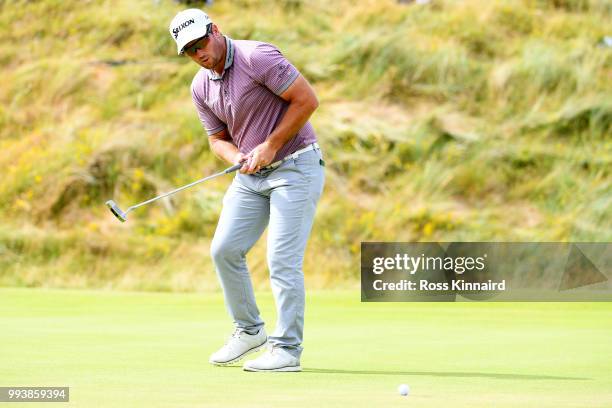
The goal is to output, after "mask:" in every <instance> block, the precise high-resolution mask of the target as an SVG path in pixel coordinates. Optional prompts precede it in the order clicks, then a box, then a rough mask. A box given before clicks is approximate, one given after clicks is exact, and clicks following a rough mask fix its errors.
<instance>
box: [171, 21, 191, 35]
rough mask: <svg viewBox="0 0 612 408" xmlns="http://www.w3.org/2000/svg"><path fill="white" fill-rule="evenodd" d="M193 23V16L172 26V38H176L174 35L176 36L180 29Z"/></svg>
mask: <svg viewBox="0 0 612 408" xmlns="http://www.w3.org/2000/svg"><path fill="white" fill-rule="evenodd" d="M193 23H195V20H194V19H193V18H191V19H189V20H187V21H184V22H182V23H181V24H180V25H179V26H178V27H174V28H173V29H172V34H174V39H175V40H176V37H178V35H179V33H180V32H181V30H182V29H183V28H185V27H187V26H189V25H191V24H193Z"/></svg>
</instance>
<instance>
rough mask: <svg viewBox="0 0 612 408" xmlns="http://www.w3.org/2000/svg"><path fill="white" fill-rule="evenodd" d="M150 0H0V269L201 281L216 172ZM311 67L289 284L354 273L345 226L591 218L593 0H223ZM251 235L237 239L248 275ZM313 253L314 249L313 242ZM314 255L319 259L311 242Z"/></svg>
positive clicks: (597, 157) (599, 153) (493, 234)
mask: <svg viewBox="0 0 612 408" xmlns="http://www.w3.org/2000/svg"><path fill="white" fill-rule="evenodd" d="M181 8H182V6H181V5H179V4H177V3H175V2H173V1H169V0H160V1H151V0H141V1H130V2H124V1H96V2H86V1H79V2H76V1H74V2H67V1H58V0H42V1H36V2H30V1H11V2H1V1H0V30H1V31H0V32H1V33H2V38H3V46H2V47H0V169H2V177H1V178H0V286H1V285H23V286H56V287H59V286H61V287H108V288H123V289H144V290H194V289H195V290H198V289H209V288H216V287H217V284H216V279H215V276H214V272H213V271H212V266H211V262H210V258H209V254H208V248H209V244H210V238H211V236H212V233H213V232H214V228H215V224H216V220H217V217H218V214H219V211H220V209H221V198H222V195H223V191H224V189H225V188H226V186H227V184H228V183H229V178H225V179H223V180H216V181H214V182H212V183H210V184H207V185H206V186H202V187H200V188H197V189H194V190H191V191H187V192H183V193H180V195H179V196H177V197H175V198H173V199H172V200H170V201H167V202H166V203H165V204H160V205H154V206H151V207H148V208H146V209H144V208H143V209H141V210H138V212H134V213H131V214H130V221H129V222H128V223H126V224H120V223H118V222H117V221H116V220H115V219H114V218H113V217H112V216H111V214H110V213H109V212H108V210H107V209H106V207H105V206H104V201H105V200H107V199H109V198H114V199H115V200H116V201H117V202H118V203H120V204H121V205H122V206H124V207H126V206H128V205H129V204H131V203H135V202H137V201H140V200H144V199H146V198H149V197H150V196H151V195H153V194H155V193H159V192H163V191H166V190H168V189H171V188H172V187H174V186H176V185H180V184H182V183H187V182H189V181H192V180H194V179H196V178H199V177H201V176H202V175H204V174H209V173H212V172H214V171H216V170H218V169H220V168H223V166H224V165H225V164H223V163H221V162H219V161H218V160H217V159H216V158H215V157H214V156H213V155H212V153H211V152H210V150H209V148H208V144H207V139H206V135H205V134H204V132H203V130H202V129H201V126H200V124H199V122H198V119H197V117H196V114H195V111H194V108H193V107H192V105H191V100H190V96H189V84H190V81H191V78H192V77H193V75H194V73H195V72H196V70H197V67H196V66H195V64H193V63H191V62H190V61H188V60H187V59H185V58H180V57H177V56H176V55H175V49H174V44H173V41H172V39H171V38H170V36H169V35H168V33H167V25H168V23H169V21H170V19H171V18H172V16H173V15H174V14H175V13H176V12H177V11H178V10H179V9H181ZM207 11H209V13H210V14H211V16H212V17H213V19H214V20H215V21H216V22H217V23H218V25H219V26H220V28H221V30H222V31H223V32H224V33H226V34H228V35H230V36H231V37H233V38H237V39H256V40H261V41H267V42H271V43H274V44H276V45H277V46H278V47H279V48H281V49H282V50H283V52H284V53H285V54H286V55H287V56H288V58H289V59H290V60H292V61H293V62H294V63H295V64H296V66H297V67H298V68H299V69H300V70H301V71H302V72H303V73H304V75H305V76H306V77H307V78H308V79H309V80H310V81H311V82H312V83H313V85H314V86H315V87H316V89H317V92H318V94H319V98H320V101H321V107H320V109H319V111H317V113H316V114H315V116H314V117H313V123H314V125H315V127H316V129H317V132H318V135H319V138H320V142H321V145H322V146H323V149H324V153H325V155H326V158H327V162H328V166H327V170H328V171H327V184H326V191H325V194H324V197H323V199H322V202H321V204H320V207H319V211H318V214H317V219H316V224H315V227H314V231H313V235H312V239H311V241H310V244H309V254H310V256H308V258H307V260H306V262H305V271H306V274H307V285H309V286H310V287H328V286H334V285H335V286H346V285H353V284H354V283H355V282H356V277H357V275H358V270H359V268H358V262H359V243H360V242H361V241H366V240H389V241H391V240H398V241H400V240H401V241H418V240H424V241H427V240H441V241H452V240H472V241H479V240H500V241H502V240H506V241H514V240H523V241H557V240H561V241H566V240H575V241H610V240H612V217H611V216H610V208H612V175H611V174H610V169H612V166H611V163H612V138H611V137H610V136H611V134H612V132H611V123H612V99H611V95H612V86H611V84H612V82H611V81H610V78H611V77H612V49H610V48H605V47H603V46H600V45H599V44H600V42H601V38H602V37H603V36H605V35H610V34H611V33H610V32H609V29H610V27H609V21H610V19H611V17H612V6H610V3H609V2H608V1H605V0H508V1H486V0H466V1H461V2H457V1H450V0H445V1H442V0H433V1H432V2H431V4H429V5H423V6H420V5H416V4H399V3H398V2H396V1H392V0H387V1H373V0H371V1H365V2H364V1H361V2H357V3H355V2H349V1H345V0H341V1H334V2H328V1H323V0H304V1H300V0H283V1H281V0H276V1H265V2H264V1H238V0H237V1H222V0H219V1H217V2H215V5H214V6H213V7H211V8H210V9H208V10H207ZM264 246H265V242H264V241H263V240H262V241H261V242H260V243H259V244H258V245H257V246H256V247H255V248H254V250H253V252H252V254H251V256H250V258H249V261H250V265H251V266H252V269H253V272H254V279H255V283H256V286H258V287H263V286H265V285H266V283H265V282H266V280H267V271H266V264H265V257H264V255H265V248H264ZM315 254H316V256H315ZM322 260H323V261H324V262H321V261H322Z"/></svg>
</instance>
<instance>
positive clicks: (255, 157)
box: [240, 141, 278, 174]
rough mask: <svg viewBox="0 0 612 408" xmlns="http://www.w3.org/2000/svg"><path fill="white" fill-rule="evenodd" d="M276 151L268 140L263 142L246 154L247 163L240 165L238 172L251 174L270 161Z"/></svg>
mask: <svg viewBox="0 0 612 408" xmlns="http://www.w3.org/2000/svg"><path fill="white" fill-rule="evenodd" d="M277 151H278V150H277V149H275V148H274V147H272V146H271V145H270V143H269V142H268V141H265V142H263V143H262V144H260V145H258V146H257V147H256V148H254V149H253V150H251V152H250V153H249V154H247V155H246V158H247V161H246V164H247V165H246V166H242V168H241V169H240V172H241V173H243V174H253V173H255V172H257V171H259V169H261V168H262V167H266V166H267V165H268V164H270V163H272V160H274V156H276V152H277Z"/></svg>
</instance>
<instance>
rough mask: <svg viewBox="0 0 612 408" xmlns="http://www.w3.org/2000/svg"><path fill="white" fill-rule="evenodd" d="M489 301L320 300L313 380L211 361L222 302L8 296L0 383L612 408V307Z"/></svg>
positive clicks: (306, 363)
mask: <svg viewBox="0 0 612 408" xmlns="http://www.w3.org/2000/svg"><path fill="white" fill-rule="evenodd" d="M258 299H259V302H258V303H259V306H260V309H261V311H262V314H263V317H264V318H266V319H268V320H267V321H268V327H273V322H272V321H271V319H270V318H271V316H272V315H274V305H273V302H272V295H271V294H270V293H260V294H258ZM483 306H485V305H483V304H481V303H452V304H448V303H447V304H432V303H409V304H408V303H403V304H402V303H387V304H382V303H378V304H372V303H369V304H363V303H360V301H359V299H358V297H356V296H355V293H354V292H353V291H350V292H344V291H343V292H339V291H331V290H327V291H321V292H318V291H311V292H310V293H309V296H308V299H307V310H308V315H307V319H306V338H305V343H304V353H303V356H302V367H303V369H304V372H302V373H300V374H287V373H285V374H283V373H271V374H270V373H269V374H265V373H246V372H243V371H242V370H241V367H240V366H239V365H237V366H234V367H212V366H210V365H209V364H208V356H209V353H211V352H212V351H213V350H215V349H216V347H218V346H219V345H220V344H222V342H223V340H224V335H225V334H229V333H230V332H231V324H230V322H229V320H228V319H227V318H226V315H225V311H224V309H223V302H222V299H221V295H220V294H206V295H204V296H202V295H201V294H173V293H171V294H168V293H163V294H160V293H147V294H143V293H136V294H134V293H117V292H96V291H67V290H44V289H35V290H32V289H0V344H2V347H0V360H1V361H2V362H3V366H2V370H0V385H3V386H8V385H23V386H27V385H32V386H41V385H49V386H51V385H54V386H70V387H71V388H70V404H69V406H70V407H91V406H96V407H117V406H129V407H193V406H198V407H220V406H228V407H287V406H290V407H296V408H301V407H312V406H313V403H314V404H315V405H316V406H318V407H347V406H348V407H393V406H403V405H404V404H406V406H410V407H436V408H437V407H441V406H449V401H452V406H453V407H458V408H459V407H470V408H480V407H491V406H495V407H500V408H502V407H516V406H529V407H532V406H534V407H554V408H562V407H608V406H610V405H612V374H611V372H610V365H611V364H612V351H611V350H610V336H612V327H611V326H610V324H609V316H610V313H611V312H612V304H610V303H591V304H584V303H558V304H547V303H489V304H487V305H486V307H483ZM364 323H365V324H364ZM348 334H350V335H349V336H347V335H348ZM364 350H366V352H364ZM298 377H299V378H298ZM402 383H404V384H408V385H410V387H411V395H410V396H408V397H407V398H406V399H404V397H400V396H399V395H398V393H397V386H398V385H399V384H402Z"/></svg>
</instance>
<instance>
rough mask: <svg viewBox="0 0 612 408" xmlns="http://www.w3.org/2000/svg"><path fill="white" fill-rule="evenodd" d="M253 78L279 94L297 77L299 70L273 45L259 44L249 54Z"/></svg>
mask: <svg viewBox="0 0 612 408" xmlns="http://www.w3.org/2000/svg"><path fill="white" fill-rule="evenodd" d="M250 63H251V70H252V73H253V78H254V79H255V80H256V81H257V82H259V83H260V84H262V85H264V86H266V87H267V88H268V89H269V90H271V91H272V92H274V93H275V94H276V95H280V94H282V93H283V92H285V91H286V90H287V88H289V86H290V85H291V84H292V83H293V81H295V80H296V79H297V77H298V76H299V75H300V72H299V71H298V70H297V68H295V67H294V66H293V65H292V64H291V63H290V62H289V61H288V60H287V59H286V58H285V57H284V56H283V54H281V52H280V51H279V50H278V48H276V47H275V46H273V45H271V44H265V43H262V44H259V45H257V47H255V49H254V50H253V52H252V53H251V56H250Z"/></svg>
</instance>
